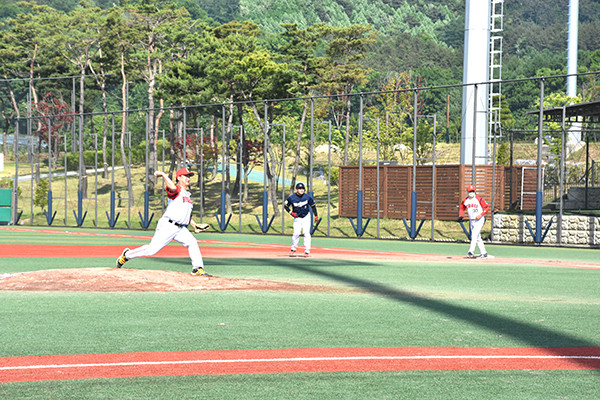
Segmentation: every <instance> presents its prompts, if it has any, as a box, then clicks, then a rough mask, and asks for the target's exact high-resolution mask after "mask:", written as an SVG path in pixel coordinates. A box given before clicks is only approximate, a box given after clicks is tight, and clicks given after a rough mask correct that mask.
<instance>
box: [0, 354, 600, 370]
mask: <svg viewBox="0 0 600 400" xmlns="http://www.w3.org/2000/svg"><path fill="white" fill-rule="evenodd" d="M437 359H444V360H453V359H454V360H466V359H478V360H485V359H512V360H519V359H526V360H531V359H540V360H542V359H545V360H553V359H559V360H581V359H584V360H600V356H550V355H549V356H509V355H506V356H469V355H464V356H381V357H374V356H357V357H294V358H256V359H232V360H181V361H136V362H114V363H93V364H48V365H21V366H12V367H0V371H11V370H27V369H57V368H95V367H127V366H143V365H183V364H228V363H230V364H234V363H239V364H243V363H257V362H302V361H353V360H437Z"/></svg>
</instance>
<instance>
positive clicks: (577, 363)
mask: <svg viewBox="0 0 600 400" xmlns="http://www.w3.org/2000/svg"><path fill="white" fill-rule="evenodd" d="M524 369H527V370H550V369H567V370H575V369H600V347H561V348H528V347H501V348H499V347H391V348H389V347H385V348H379V347H377V348H324V349H273V350H228V351H192V352H160V353H117V354H78V355H52V356H32V357H0V382H4V383H7V382H27V381H45V380H63V379H97V378H123V377H141V376H183V375H224V374H272V373H295V372H342V371H415V370H421V371H425V370H438V371H459V370H524Z"/></svg>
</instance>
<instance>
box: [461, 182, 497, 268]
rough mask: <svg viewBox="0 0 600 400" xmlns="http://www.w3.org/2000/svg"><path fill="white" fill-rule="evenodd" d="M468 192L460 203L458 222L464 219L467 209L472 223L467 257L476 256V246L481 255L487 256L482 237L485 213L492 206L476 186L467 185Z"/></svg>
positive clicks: (482, 256)
mask: <svg viewBox="0 0 600 400" xmlns="http://www.w3.org/2000/svg"><path fill="white" fill-rule="evenodd" d="M467 192H468V196H467V197H466V198H465V199H464V200H463V201H462V202H461V203H460V210H459V211H458V222H460V221H462V220H463V216H464V214H465V211H466V212H467V215H468V217H469V223H470V225H471V246H470V247H469V252H468V253H467V257H469V258H475V255H474V252H475V246H478V247H479V251H480V253H481V254H480V255H479V257H481V258H486V257H487V256H488V254H487V252H486V251H485V245H484V244H483V240H482V239H481V230H482V229H483V224H485V217H484V215H485V214H486V213H487V212H488V211H489V209H490V206H488V204H487V203H486V202H485V200H484V199H483V197H481V196H479V195H478V194H477V193H476V189H475V186H473V185H469V186H467Z"/></svg>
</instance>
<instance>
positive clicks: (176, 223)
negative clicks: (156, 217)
mask: <svg viewBox="0 0 600 400" xmlns="http://www.w3.org/2000/svg"><path fill="white" fill-rule="evenodd" d="M169 222H170V223H172V224H173V225H175V226H178V227H180V228H187V226H188V224H180V223H179V222H175V221H173V220H172V219H170V220H169Z"/></svg>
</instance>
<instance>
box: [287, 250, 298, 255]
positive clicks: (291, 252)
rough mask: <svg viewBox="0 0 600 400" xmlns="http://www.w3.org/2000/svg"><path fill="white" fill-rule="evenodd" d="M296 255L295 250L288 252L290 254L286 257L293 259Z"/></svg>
mask: <svg viewBox="0 0 600 400" xmlns="http://www.w3.org/2000/svg"><path fill="white" fill-rule="evenodd" d="M295 255H296V250H293V249H292V250H290V254H288V256H290V257H294V256H295Z"/></svg>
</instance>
